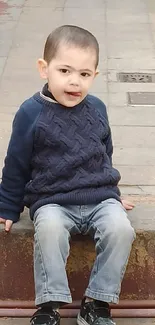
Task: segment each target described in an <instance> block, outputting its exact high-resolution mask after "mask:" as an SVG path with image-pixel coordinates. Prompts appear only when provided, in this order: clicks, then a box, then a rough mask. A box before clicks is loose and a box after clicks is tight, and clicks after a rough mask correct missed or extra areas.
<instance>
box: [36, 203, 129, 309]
mask: <svg viewBox="0 0 155 325" xmlns="http://www.w3.org/2000/svg"><path fill="white" fill-rule="evenodd" d="M34 228H35V235H34V278H35V292H36V300H35V303H36V305H40V304H42V303H45V302H49V301H57V302H65V303H70V302H72V298H71V294H70V290H69V287H68V280H67V275H66V270H65V266H66V261H67V257H68V255H69V249H70V246H69V239H70V236H71V235H74V234H79V233H82V234H84V235H85V234H89V235H90V236H92V238H93V239H94V241H95V247H96V260H95V263H94V266H93V268H92V272H91V275H90V280H89V284H88V287H87V289H86V291H85V296H87V297H90V298H94V299H97V300H101V301H107V302H113V303H117V302H118V299H119V293H120V288H121V281H122V278H123V275H124V272H125V269H126V265H127V261H128V257H129V254H130V250H131V246H132V242H133V240H134V238H135V232H134V229H133V228H132V227H131V224H130V222H129V220H128V218H127V214H126V210H125V209H124V208H123V206H122V204H121V203H120V202H118V201H116V200H115V199H108V200H105V201H103V202H101V203H100V204H97V205H94V204H93V205H82V206H78V205H77V206H76V205H67V206H60V205H58V204H47V205H45V206H42V207H41V208H39V209H38V210H37V211H36V212H35V215H34Z"/></svg>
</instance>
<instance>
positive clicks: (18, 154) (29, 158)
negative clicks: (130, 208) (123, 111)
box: [0, 87, 120, 222]
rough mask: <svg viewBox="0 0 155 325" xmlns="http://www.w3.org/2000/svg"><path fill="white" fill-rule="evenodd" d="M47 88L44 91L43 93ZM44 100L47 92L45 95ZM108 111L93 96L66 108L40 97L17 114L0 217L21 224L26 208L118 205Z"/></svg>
mask: <svg viewBox="0 0 155 325" xmlns="http://www.w3.org/2000/svg"><path fill="white" fill-rule="evenodd" d="M44 88H45V87H44ZM43 94H44V92H43ZM112 151H113V148H112V140H111V132H110V127H109V124H108V118H107V113H106V107H105V105H104V104H103V102H102V101H101V100H100V99H98V98H96V97H94V96H91V95H87V96H86V98H85V99H84V100H83V101H82V102H81V103H80V104H78V105H76V106H74V107H72V108H67V107H64V106H62V105H61V104H59V103H57V102H54V101H52V100H51V99H49V98H46V97H45V96H44V95H42V93H39V92H38V93H36V94H35V95H33V97H31V98H29V99H28V100H26V101H25V102H24V103H23V104H22V105H21V107H20V109H19V110H18V111H17V113H16V116H15V119H14V122H13V130H12V135H11V139H10V143H9V147H8V151H7V156H6V159H5V166H4V168H3V175H2V182H1V186H0V216H1V217H3V218H5V219H10V220H13V222H16V221H18V219H19V216H20V213H21V212H22V211H23V208H24V205H26V206H27V207H29V208H30V216H31V218H32V219H33V215H34V212H35V211H36V209H38V208H39V207H41V206H43V205H45V204H48V203H57V204H61V205H66V204H73V205H74V204H78V205H85V204H95V203H96V204H97V203H99V202H101V201H103V200H105V199H108V198H115V199H117V200H119V201H120V192H119V189H118V187H117V184H118V182H119V180H120V174H119V172H118V171H117V170H116V169H114V168H113V167H112Z"/></svg>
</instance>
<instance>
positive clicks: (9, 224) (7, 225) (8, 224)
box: [0, 217, 13, 232]
mask: <svg viewBox="0 0 155 325" xmlns="http://www.w3.org/2000/svg"><path fill="white" fill-rule="evenodd" d="M0 223H4V225H5V231H6V232H9V231H10V230H11V227H12V224H13V221H12V220H6V219H3V218H1V217H0Z"/></svg>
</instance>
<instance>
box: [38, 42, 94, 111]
mask: <svg viewBox="0 0 155 325" xmlns="http://www.w3.org/2000/svg"><path fill="white" fill-rule="evenodd" d="M95 63H96V53H95V51H93V50H91V49H81V48H75V47H70V46H67V45H64V44H62V45H60V47H59V50H58V53H57V55H56V57H55V58H53V59H52V60H51V62H50V63H49V64H47V63H46V61H44V60H42V59H40V60H39V61H38V64H39V70H40V75H41V77H42V78H46V79H47V80H48V87H49V90H50V91H51V93H52V94H53V96H54V98H55V99H56V100H57V101H58V102H59V103H60V104H62V105H64V106H66V107H73V106H75V105H77V104H79V103H80V102H81V101H82V100H83V99H84V98H85V97H86V95H87V93H88V91H89V88H90V87H91V85H92V82H93V80H94V77H95V75H96V74H97V72H96V68H95Z"/></svg>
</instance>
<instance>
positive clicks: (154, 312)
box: [0, 308, 155, 318]
mask: <svg viewBox="0 0 155 325" xmlns="http://www.w3.org/2000/svg"><path fill="white" fill-rule="evenodd" d="M78 311H79V310H78V309H61V310H60V314H61V317H62V318H75V317H76V316H77V314H78ZM33 313H34V309H7V308H4V309H0V317H15V318H22V317H24V318H29V317H31V316H32V315H33ZM112 316H113V317H114V318H154V317H155V309H152V308H151V309H149V308H148V309H147V308H146V309H142V308H140V309H112Z"/></svg>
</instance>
